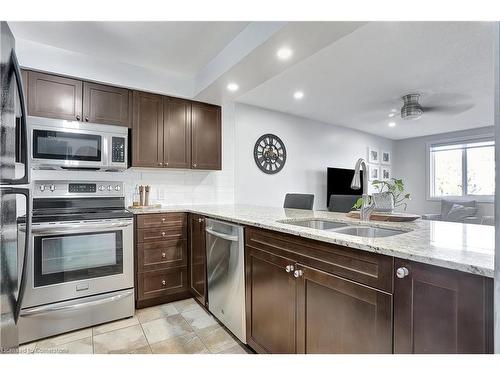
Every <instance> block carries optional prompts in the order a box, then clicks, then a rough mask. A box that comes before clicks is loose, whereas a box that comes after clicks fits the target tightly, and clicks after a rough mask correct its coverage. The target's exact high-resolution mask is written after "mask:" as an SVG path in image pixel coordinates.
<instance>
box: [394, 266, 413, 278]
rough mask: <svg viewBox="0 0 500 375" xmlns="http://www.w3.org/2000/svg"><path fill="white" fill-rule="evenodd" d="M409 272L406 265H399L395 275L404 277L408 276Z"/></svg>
mask: <svg viewBox="0 0 500 375" xmlns="http://www.w3.org/2000/svg"><path fill="white" fill-rule="evenodd" d="M409 274H410V271H408V268H406V267H399V268H398V269H397V270H396V276H397V277H398V278H399V279H404V278H405V277H406V276H408V275H409Z"/></svg>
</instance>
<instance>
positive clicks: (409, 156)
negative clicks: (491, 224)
mask: <svg viewBox="0 0 500 375" xmlns="http://www.w3.org/2000/svg"><path fill="white" fill-rule="evenodd" d="M493 133H494V129H493V127H484V128H478V129H471V130H465V131H459V132H451V133H443V134H437V135H432V136H427V137H418V138H409V139H403V140H398V141H395V142H394V153H393V163H394V166H393V175H397V176H399V177H402V178H403V180H404V182H405V185H406V190H407V191H408V192H409V193H410V194H411V195H412V199H411V201H410V202H409V203H408V211H409V212H415V213H417V214H424V213H436V214H438V213H440V212H441V203H440V202H439V201H438V200H428V199H427V170H428V165H427V158H426V152H427V144H428V143H432V142H436V141H439V140H446V139H454V138H462V137H469V136H472V137H474V136H481V135H492V134H493ZM493 207H494V204H493V203H479V213H478V215H481V216H483V215H493Z"/></svg>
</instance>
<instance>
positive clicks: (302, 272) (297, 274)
mask: <svg viewBox="0 0 500 375" xmlns="http://www.w3.org/2000/svg"><path fill="white" fill-rule="evenodd" d="M303 274H304V271H302V270H295V271H294V273H293V276H295V278H299V277H301V276H302V275H303Z"/></svg>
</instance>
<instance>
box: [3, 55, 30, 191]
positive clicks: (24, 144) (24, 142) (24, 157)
mask: <svg viewBox="0 0 500 375" xmlns="http://www.w3.org/2000/svg"><path fill="white" fill-rule="evenodd" d="M11 58H12V66H13V69H14V75H15V76H16V83H17V93H18V94H19V104H20V106H21V152H22V154H21V162H22V163H23V164H24V176H23V177H21V178H18V179H11V180H4V181H3V183H4V184H6V185H21V184H28V183H29V166H28V127H27V126H26V103H25V102H24V91H23V81H22V77H21V68H20V67H19V62H18V61H17V56H16V52H15V50H12V55H11Z"/></svg>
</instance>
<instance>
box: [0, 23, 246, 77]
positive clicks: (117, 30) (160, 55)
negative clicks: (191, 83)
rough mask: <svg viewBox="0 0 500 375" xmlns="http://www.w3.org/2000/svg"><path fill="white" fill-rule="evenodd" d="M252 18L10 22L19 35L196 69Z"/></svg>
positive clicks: (137, 61)
mask: <svg viewBox="0 0 500 375" xmlns="http://www.w3.org/2000/svg"><path fill="white" fill-rule="evenodd" d="M247 24H248V22H9V25H10V26H11V28H12V32H13V33H14V36H15V37H16V38H21V39H27V40H31V41H35V42H39V43H43V44H47V45H51V46H54V47H58V48H63V49H65V50H69V51H74V52H79V53H83V54H87V55H91V56H96V57H100V58H105V59H111V60H115V61H119V62H123V63H128V64H132V65H138V66H144V67H149V68H154V69H160V70H168V71H175V72H177V73H180V74H186V75H195V74H196V73H197V72H198V71H199V70H200V69H201V68H203V67H204V66H205V65H206V64H208V62H209V61H210V60H212V59H213V58H214V57H215V56H216V55H217V54H218V53H219V52H220V51H221V50H222V49H223V48H224V47H225V46H226V45H227V44H228V43H229V42H230V41H231V40H233V39H234V38H235V37H236V35H238V34H239V33H240V32H241V31H242V30H243V29H244V28H245V27H246V26H247Z"/></svg>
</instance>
